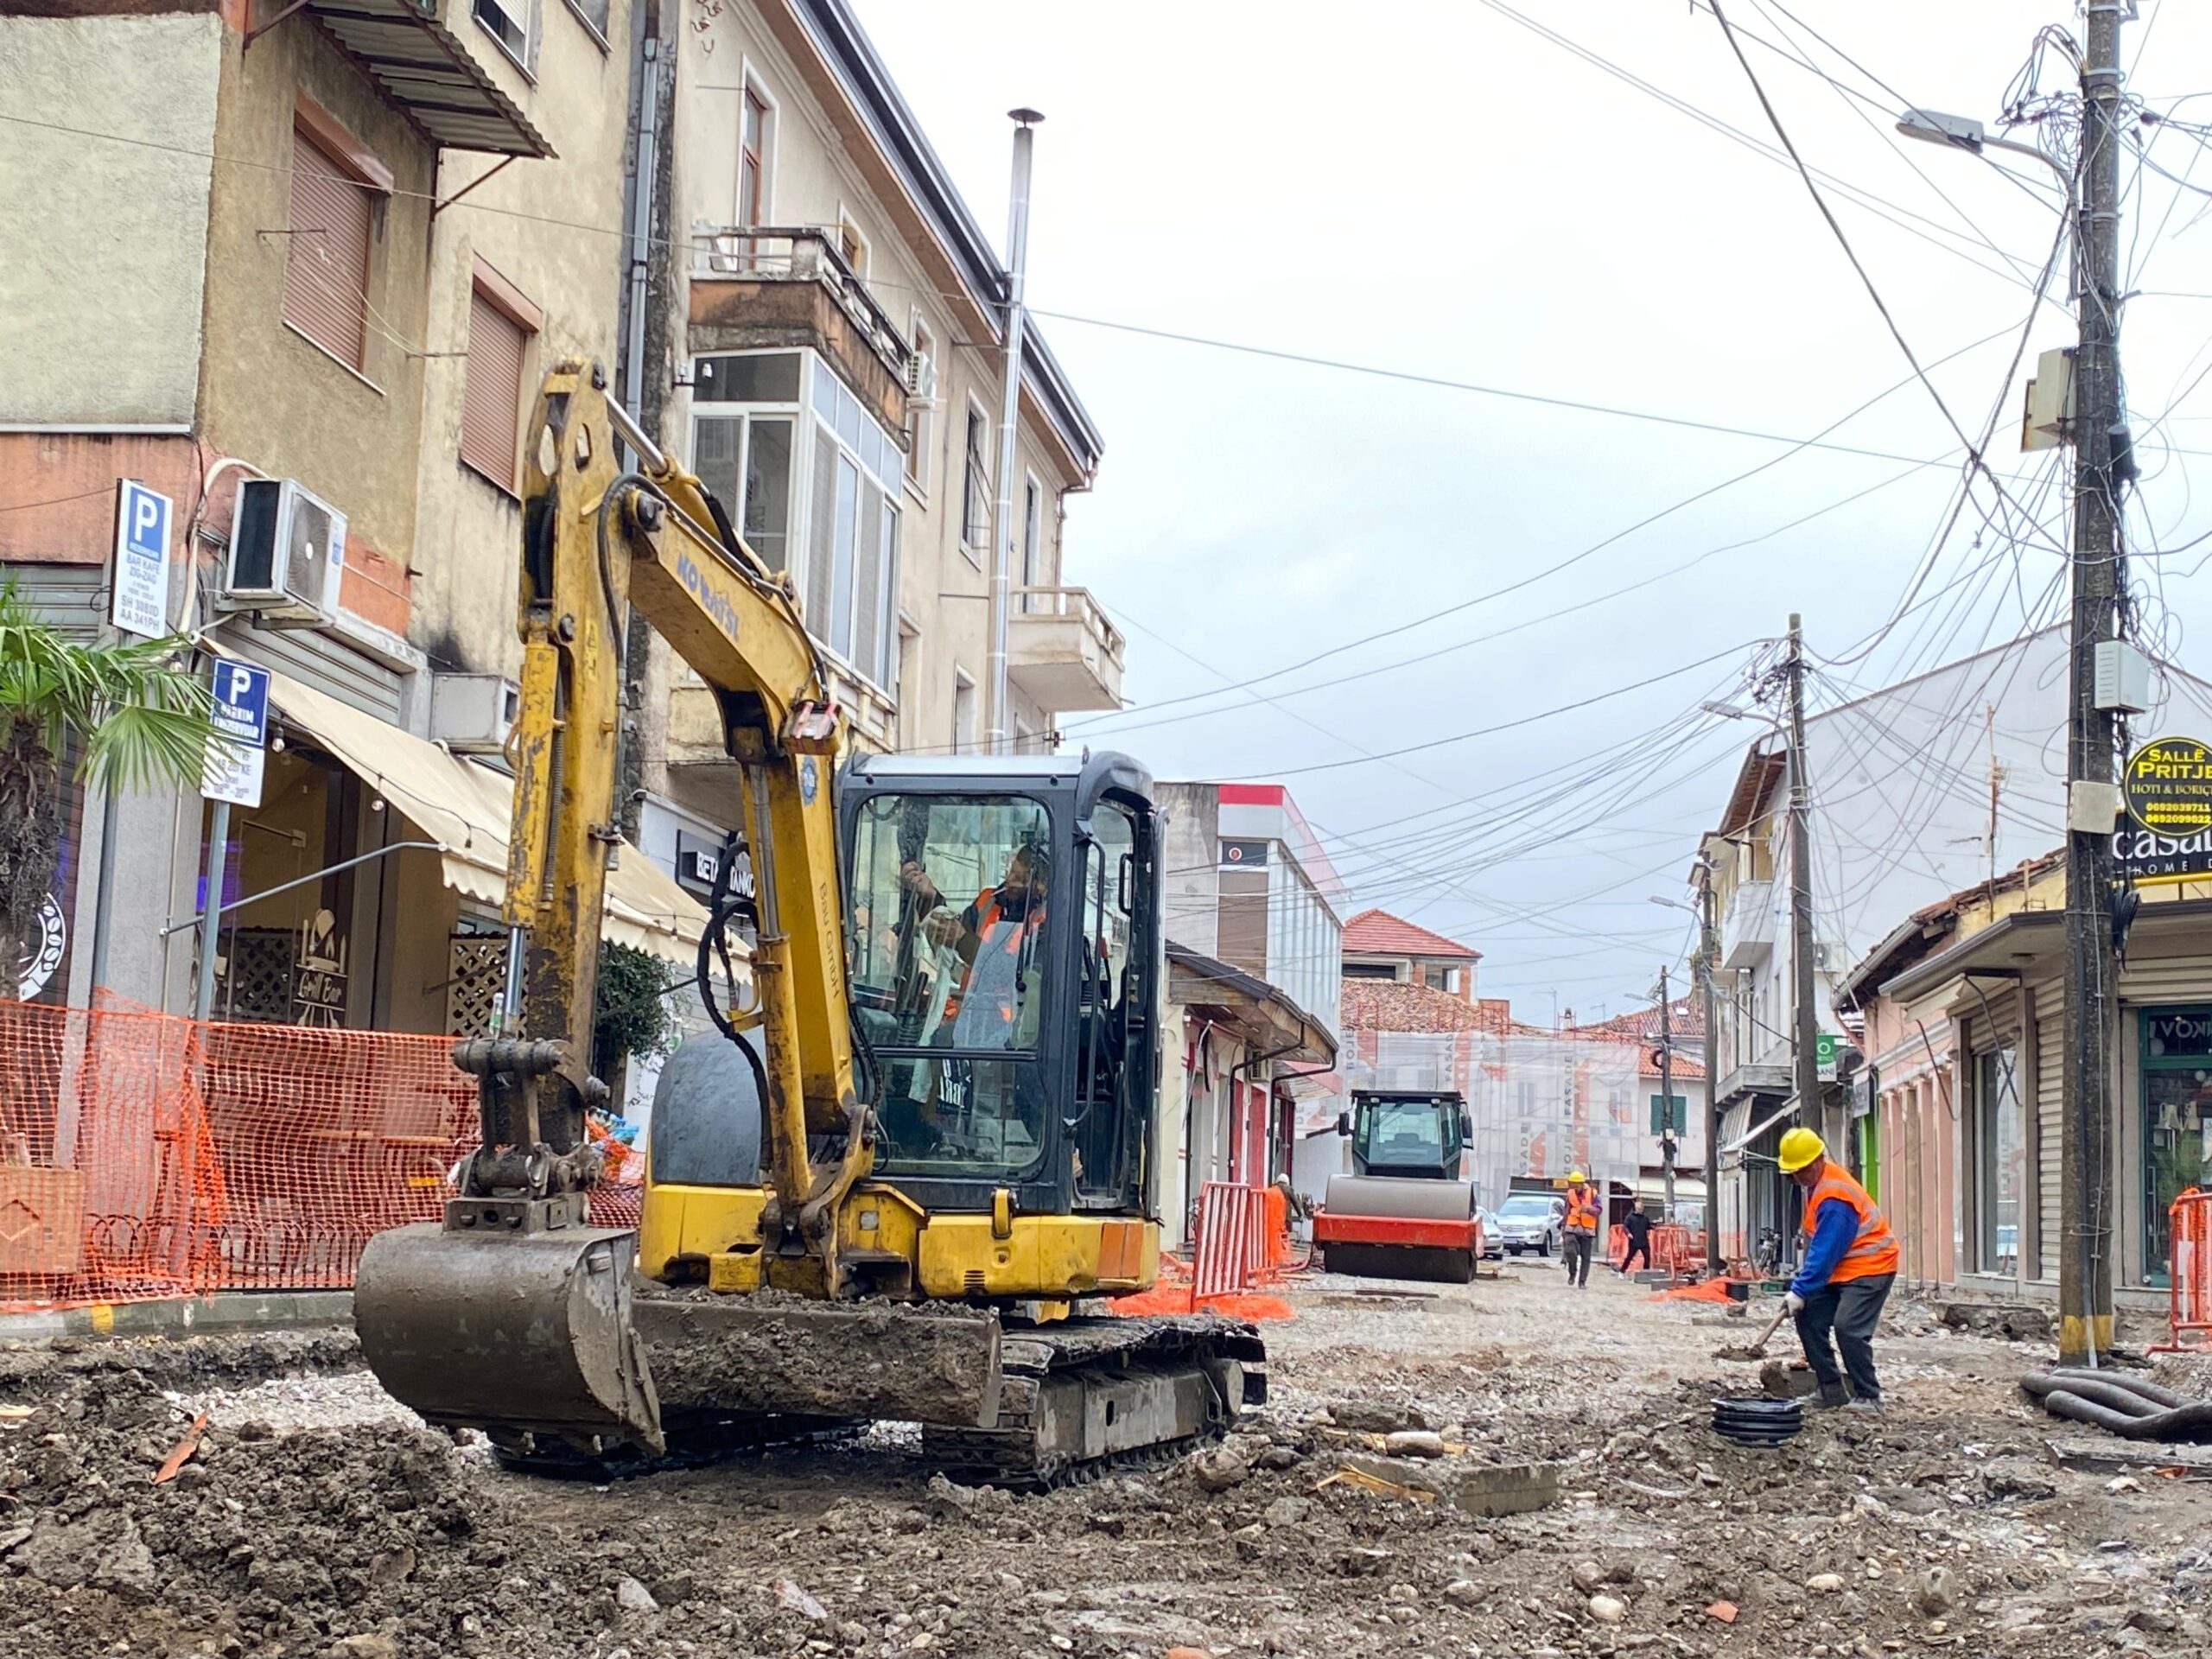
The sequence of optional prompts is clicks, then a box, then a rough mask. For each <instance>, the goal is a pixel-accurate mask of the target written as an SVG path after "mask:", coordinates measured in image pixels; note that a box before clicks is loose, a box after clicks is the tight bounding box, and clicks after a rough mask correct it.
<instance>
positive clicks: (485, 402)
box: [461, 289, 528, 490]
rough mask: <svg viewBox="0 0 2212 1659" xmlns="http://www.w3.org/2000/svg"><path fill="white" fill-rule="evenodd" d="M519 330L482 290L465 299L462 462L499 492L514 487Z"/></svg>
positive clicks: (522, 339)
mask: <svg viewBox="0 0 2212 1659" xmlns="http://www.w3.org/2000/svg"><path fill="white" fill-rule="evenodd" d="M527 344H528V340H527V338H526V336H525V335H524V332H523V328H522V325H521V324H520V323H518V322H517V321H515V320H514V319H513V318H512V317H510V316H509V315H507V314H506V313H505V312H504V311H502V310H500V309H499V307H498V306H496V305H494V304H493V303H492V302H491V301H489V300H488V299H486V297H485V296H484V294H483V291H482V290H481V289H476V290H473V291H472V292H471V293H470V295H469V300H468V363H467V368H466V370H465V371H464V372H463V375H462V390H461V459H462V460H463V461H467V463H468V464H469V465H470V466H471V467H474V468H475V469H476V470H477V471H478V472H480V473H481V474H484V476H485V477H486V478H488V479H490V480H492V481H493V483H494V484H497V485H498V486H499V487H500V488H501V489H503V490H512V489H513V488H514V487H515V429H516V427H517V425H518V423H519V422H520V421H521V418H522V359H523V352H524V347H525V346H526V345H527Z"/></svg>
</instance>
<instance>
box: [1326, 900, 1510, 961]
mask: <svg viewBox="0 0 2212 1659" xmlns="http://www.w3.org/2000/svg"><path fill="white" fill-rule="evenodd" d="M1344 951H1345V954H1346V955H1348V956H1355V957H1458V958H1459V960H1460V961H1462V962H1478V961H1480V960H1481V959H1482V954H1483V953H1482V952H1481V951H1479V950H1471V949H1470V948H1469V947H1467V946H1466V945H1464V944H1460V943H1459V941H1458V940H1457V939H1447V938H1445V937H1444V936H1443V935H1442V934H1441V933H1432V932H1430V931H1428V930H1427V928H1425V927H1421V926H1418V925H1415V924H1414V923H1412V922H1409V921H1407V920H1406V919H1405V918H1403V917H1402V916H1393V915H1392V914H1391V913H1390V912H1389V911H1387V910H1363V911H1361V912H1359V914H1358V915H1357V916H1355V917H1353V918H1351V920H1350V921H1348V922H1346V923H1345V924H1344Z"/></svg>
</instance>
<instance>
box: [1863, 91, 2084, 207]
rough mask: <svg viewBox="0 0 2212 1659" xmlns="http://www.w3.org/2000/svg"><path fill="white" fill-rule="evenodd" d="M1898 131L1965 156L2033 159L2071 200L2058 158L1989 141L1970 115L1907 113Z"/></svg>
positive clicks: (2070, 180)
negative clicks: (2003, 152) (1999, 152)
mask: <svg viewBox="0 0 2212 1659" xmlns="http://www.w3.org/2000/svg"><path fill="white" fill-rule="evenodd" d="M1897 130H1898V131H1899V132H1901V133H1903V134H1904V136H1905V137H1908V138H1917V139H1919V140H1920V142H1921V143H1924V144H1942V145H1943V146H1944V147H1945V148H1947V149H1963V150H1965V151H1966V152H1967V154H1968V155H1971V156H1979V155H1980V154H1981V153H1982V152H1983V151H1984V150H1990V149H2009V150H2011V151H2012V153H2013V154H2014V155H2016V156H2034V157H2035V158H2036V160H2037V161H2039V162H2042V163H2043V164H2044V166H2045V167H2047V168H2050V170H2051V171H2052V172H2054V173H2056V174H2057V175H2058V181H2059V182H2060V183H2061V184H2063V185H2064V186H2065V187H2066V200H2067V201H2068V203H2069V205H2071V203H2072V201H2073V200H2074V175H2072V174H2071V173H2069V172H2068V171H2067V170H2066V168H2064V167H2063V166H2062V165H2061V164H2060V163H2059V162H2058V160H2057V158H2056V157H2055V156H2046V155H2045V154H2044V152H2043V151H2042V150H2040V149H2037V148H2036V147H2035V146H2034V145H2033V144H2024V143H2020V142H2019V141H2018V139H2014V138H1992V137H1990V136H1989V134H1988V131H1987V130H1986V129H1985V128H1984V127H1983V126H1982V124H1981V123H1980V122H1979V121H1977V120H1975V119H1974V118H1973V117H1972V116H1970V115H1946V114H1944V113H1943V112H1942V111H1941V110H1907V111H1905V112H1904V114H1903V115H1901V116H1899V117H1898V118H1897Z"/></svg>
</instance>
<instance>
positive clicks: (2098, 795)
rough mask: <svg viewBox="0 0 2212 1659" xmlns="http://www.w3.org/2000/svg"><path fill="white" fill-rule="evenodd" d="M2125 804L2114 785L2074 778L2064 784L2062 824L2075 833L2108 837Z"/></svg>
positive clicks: (2116, 825)
mask: <svg viewBox="0 0 2212 1659" xmlns="http://www.w3.org/2000/svg"><path fill="white" fill-rule="evenodd" d="M2125 805H2126V800H2125V798H2123V797H2122V796H2121V794H2120V785H2118V784H2100V783H2096V782H2094V781H2093V780H2091V779H2087V778H2076V779H2075V780H2074V781H2073V782H2072V783H2070V784H2069V785H2067V786H2066V827H2067V829H2069V830H2071V831H2072V832H2073V833H2074V834H2075V835H2077V836H2108V835H2110V834H2112V832H2113V830H2114V829H2117V828H2118V827H2119V824H2120V812H2121V810H2122V809H2123V808H2124V806H2125Z"/></svg>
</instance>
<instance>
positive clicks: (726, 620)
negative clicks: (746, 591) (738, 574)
mask: <svg viewBox="0 0 2212 1659" xmlns="http://www.w3.org/2000/svg"><path fill="white" fill-rule="evenodd" d="M676 579H677V581H678V582H682V583H683V589H684V591H685V592H686V593H688V594H690V595H691V597H692V598H694V599H696V600H697V601H699V608H700V609H701V610H702V611H704V612H706V613H707V614H708V615H709V616H711V617H713V618H714V619H715V626H716V627H718V628H720V629H721V631H722V632H724V633H726V634H728V636H729V637H730V638H731V639H736V638H737V607H736V606H734V605H733V604H731V603H730V600H729V595H728V594H726V593H724V592H722V591H721V588H717V587H716V586H715V584H714V583H713V582H709V580H708V579H707V573H706V572H705V571H704V570H702V569H700V568H699V563H698V561H697V560H696V559H694V558H693V557H692V556H690V554H689V553H678V554H677V556H676Z"/></svg>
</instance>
